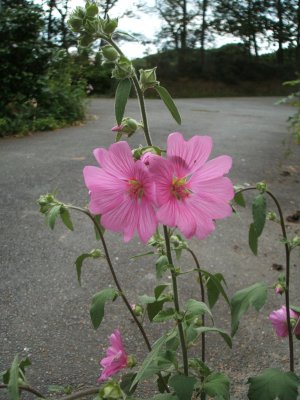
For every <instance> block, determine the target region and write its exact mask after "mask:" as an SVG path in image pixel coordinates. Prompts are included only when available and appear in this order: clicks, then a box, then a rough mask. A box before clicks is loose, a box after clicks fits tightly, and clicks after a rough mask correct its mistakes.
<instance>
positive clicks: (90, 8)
mask: <svg viewBox="0 0 300 400" xmlns="http://www.w3.org/2000/svg"><path fill="white" fill-rule="evenodd" d="M85 11H86V15H87V17H95V16H96V15H97V14H98V11H99V10H98V7H97V5H96V4H95V3H89V2H87V3H86V5H85Z"/></svg>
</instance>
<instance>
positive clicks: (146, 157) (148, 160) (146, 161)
mask: <svg viewBox="0 0 300 400" xmlns="http://www.w3.org/2000/svg"><path fill="white" fill-rule="evenodd" d="M157 157H158V158H159V157H160V156H158V155H157V154H153V153H151V151H147V152H146V153H144V154H143V155H142V157H141V161H142V162H143V163H144V164H145V165H146V166H147V167H149V166H150V164H151V162H152V161H153V160H155V159H156V158H157Z"/></svg>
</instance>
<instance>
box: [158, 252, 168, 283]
mask: <svg viewBox="0 0 300 400" xmlns="http://www.w3.org/2000/svg"><path fill="white" fill-rule="evenodd" d="M168 266H169V260H168V257H167V256H160V257H159V258H158V259H157V261H156V263H155V268H156V278H157V279H161V278H162V277H163V274H164V273H165V272H166V271H167V269H168Z"/></svg>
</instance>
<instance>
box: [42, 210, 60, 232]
mask: <svg viewBox="0 0 300 400" xmlns="http://www.w3.org/2000/svg"><path fill="white" fill-rule="evenodd" d="M61 207H62V206H61V204H60V205H56V206H53V207H52V208H51V210H50V211H49V212H48V213H47V216H46V218H47V222H48V225H49V226H50V228H51V229H54V226H55V221H56V218H57V216H58V215H59V213H60V209H61Z"/></svg>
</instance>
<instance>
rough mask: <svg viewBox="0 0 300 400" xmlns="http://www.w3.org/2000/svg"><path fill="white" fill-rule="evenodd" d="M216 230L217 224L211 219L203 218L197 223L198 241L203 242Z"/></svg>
mask: <svg viewBox="0 0 300 400" xmlns="http://www.w3.org/2000/svg"><path fill="white" fill-rule="evenodd" d="M214 230H215V224H214V223H213V221H212V220H211V219H208V218H201V219H199V220H198V221H197V230H196V236H197V238H198V239H200V240H203V239H204V238H206V237H207V236H209V235H210V234H211V233H212V232H213V231H214Z"/></svg>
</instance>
